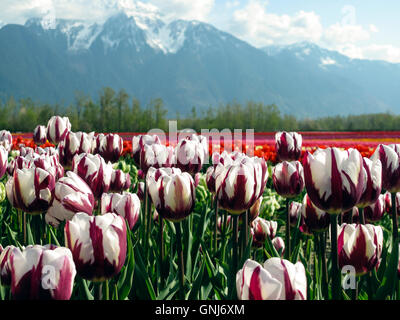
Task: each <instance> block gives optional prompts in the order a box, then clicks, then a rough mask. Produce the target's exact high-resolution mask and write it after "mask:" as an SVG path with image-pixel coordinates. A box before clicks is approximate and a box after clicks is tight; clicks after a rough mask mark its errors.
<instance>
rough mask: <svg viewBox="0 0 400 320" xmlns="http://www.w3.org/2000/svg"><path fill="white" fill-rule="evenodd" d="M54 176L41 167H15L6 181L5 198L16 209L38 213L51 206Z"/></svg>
mask: <svg viewBox="0 0 400 320" xmlns="http://www.w3.org/2000/svg"><path fill="white" fill-rule="evenodd" d="M54 187H55V177H54V176H53V175H52V174H50V173H49V172H47V171H45V170H43V169H41V168H29V169H25V168H24V169H21V170H20V169H16V170H15V172H14V176H13V177H10V179H9V180H8V181H7V183H6V191H7V198H8V200H9V201H10V203H11V205H12V206H13V207H15V208H17V209H21V210H22V211H24V212H27V213H31V214H40V213H42V212H43V211H46V210H47V209H48V208H49V206H51V204H52V202H53V197H54Z"/></svg>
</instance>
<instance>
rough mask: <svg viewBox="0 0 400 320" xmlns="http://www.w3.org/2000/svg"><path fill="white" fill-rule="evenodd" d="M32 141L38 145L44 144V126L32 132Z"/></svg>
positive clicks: (37, 127) (45, 130) (45, 138)
mask: <svg viewBox="0 0 400 320" xmlns="http://www.w3.org/2000/svg"><path fill="white" fill-rule="evenodd" d="M33 141H34V142H35V143H36V144H38V145H41V144H44V143H46V141H47V129H46V127H45V126H41V125H39V126H36V128H35V129H34V130H33Z"/></svg>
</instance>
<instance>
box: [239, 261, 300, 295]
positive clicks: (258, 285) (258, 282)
mask: <svg viewBox="0 0 400 320" xmlns="http://www.w3.org/2000/svg"><path fill="white" fill-rule="evenodd" d="M236 291H237V295H238V299H239V300H306V299H307V278H306V272H305V269H304V266H303V264H302V263H301V262H297V263H296V264H292V263H291V262H290V261H288V260H284V259H280V258H276V257H274V258H270V259H268V260H267V261H265V262H264V267H263V266H261V265H260V264H259V263H258V262H256V261H253V260H250V259H248V260H247V261H246V262H245V263H244V265H243V269H241V270H239V271H238V272H237V274H236Z"/></svg>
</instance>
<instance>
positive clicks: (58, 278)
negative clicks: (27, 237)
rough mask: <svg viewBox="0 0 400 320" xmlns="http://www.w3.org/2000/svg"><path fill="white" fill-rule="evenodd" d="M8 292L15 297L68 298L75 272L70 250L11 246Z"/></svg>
mask: <svg viewBox="0 0 400 320" xmlns="http://www.w3.org/2000/svg"><path fill="white" fill-rule="evenodd" d="M9 264H10V268H11V293H12V295H13V297H14V299H17V300H25V299H29V300H36V299H40V300H48V299H53V300H69V299H70V298H71V295H72V288H73V284H74V279H75V275H76V269H75V265H74V261H73V260H72V255H71V251H70V250H68V249H67V248H64V247H57V246H54V245H46V246H39V245H34V246H32V245H30V246H28V247H26V248H25V249H24V250H22V251H21V250H20V249H19V248H13V250H12V251H11V253H10V257H9Z"/></svg>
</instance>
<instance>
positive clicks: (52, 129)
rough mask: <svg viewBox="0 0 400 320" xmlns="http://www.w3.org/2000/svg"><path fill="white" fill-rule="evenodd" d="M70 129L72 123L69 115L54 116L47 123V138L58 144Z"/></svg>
mask: <svg viewBox="0 0 400 320" xmlns="http://www.w3.org/2000/svg"><path fill="white" fill-rule="evenodd" d="M70 130H71V123H70V122H69V119H68V118H67V117H60V116H53V117H51V118H50V120H49V122H48V123H47V139H48V140H49V141H50V142H51V143H54V144H58V143H60V142H61V141H62V140H63V139H64V138H65V136H66V135H67V133H68V131H70Z"/></svg>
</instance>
